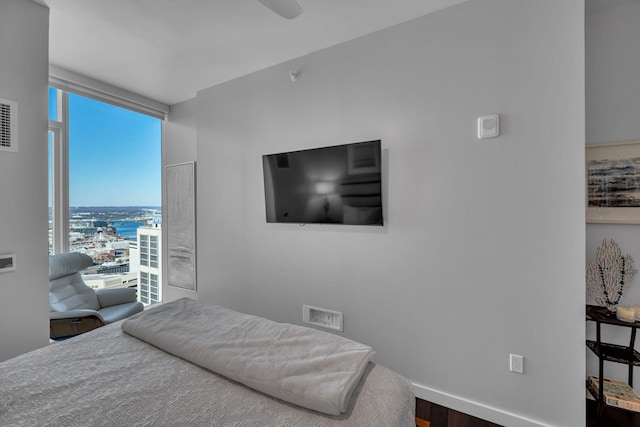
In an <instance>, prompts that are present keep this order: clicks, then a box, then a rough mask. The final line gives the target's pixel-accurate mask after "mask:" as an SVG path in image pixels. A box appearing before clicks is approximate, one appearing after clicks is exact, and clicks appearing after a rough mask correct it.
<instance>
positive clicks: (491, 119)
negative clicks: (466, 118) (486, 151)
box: [478, 114, 500, 139]
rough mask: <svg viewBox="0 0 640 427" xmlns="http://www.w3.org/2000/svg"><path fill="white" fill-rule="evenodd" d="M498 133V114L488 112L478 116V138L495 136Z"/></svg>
mask: <svg viewBox="0 0 640 427" xmlns="http://www.w3.org/2000/svg"><path fill="white" fill-rule="evenodd" d="M499 135H500V116H499V115H497V114H490V115H488V116H480V117H478V139H485V138H495V137H497V136H499Z"/></svg>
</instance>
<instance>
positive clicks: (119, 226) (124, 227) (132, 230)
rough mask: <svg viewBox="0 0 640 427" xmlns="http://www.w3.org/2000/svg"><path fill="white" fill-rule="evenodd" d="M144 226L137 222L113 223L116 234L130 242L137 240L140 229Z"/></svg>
mask: <svg viewBox="0 0 640 427" xmlns="http://www.w3.org/2000/svg"><path fill="white" fill-rule="evenodd" d="M143 225H144V224H142V223H140V222H135V221H115V222H114V223H113V227H114V228H115V229H116V233H117V234H118V235H119V236H122V237H124V238H128V239H129V240H136V238H137V230H138V227H142V226H143Z"/></svg>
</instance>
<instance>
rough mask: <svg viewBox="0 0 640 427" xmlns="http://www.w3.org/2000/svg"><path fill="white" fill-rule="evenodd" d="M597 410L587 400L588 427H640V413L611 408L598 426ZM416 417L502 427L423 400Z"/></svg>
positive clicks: (448, 424)
mask: <svg viewBox="0 0 640 427" xmlns="http://www.w3.org/2000/svg"><path fill="white" fill-rule="evenodd" d="M596 409H597V408H596V403H595V401H593V400H590V399H587V425H586V427H640V413H636V412H631V411H625V410H623V409H617V408H613V407H610V406H606V407H605V408H604V410H603V413H602V419H601V420H600V425H598V423H597V417H596ZM416 417H419V418H422V419H423V420H425V421H429V422H430V423H431V427H502V426H500V425H498V424H494V423H491V422H489V421H485V420H481V419H480V418H476V417H472V416H470V415H466V414H463V413H461V412H458V411H454V410H453V409H449V408H445V407H444V406H440V405H436V404H435V403H431V402H427V401H425V400H422V399H416Z"/></svg>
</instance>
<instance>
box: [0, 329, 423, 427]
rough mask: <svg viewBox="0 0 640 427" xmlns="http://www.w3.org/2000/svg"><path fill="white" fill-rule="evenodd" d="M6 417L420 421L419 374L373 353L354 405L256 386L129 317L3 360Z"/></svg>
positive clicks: (74, 421)
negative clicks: (152, 337)
mask: <svg viewBox="0 0 640 427" xmlns="http://www.w3.org/2000/svg"><path fill="white" fill-rule="evenodd" d="M0 394H1V398H0V425H2V426H125V425H126V426H158V425H167V426H252V427H255V426H310V427H313V426H345V427H346V426H351V427H361V426H370V427H375V426H380V427H388V426H398V427H401V426H415V420H414V409H415V397H414V393H413V388H412V386H411V383H410V382H409V381H407V380H406V379H404V378H403V377H402V376H400V375H398V374H396V373H395V372H393V371H391V370H389V369H387V368H385V367H383V366H380V365H378V364H375V363H373V362H369V363H368V365H367V367H366V369H365V371H364V373H363V375H362V378H361V380H360V381H359V383H358V384H357V386H356V388H355V390H354V392H353V394H352V397H351V400H350V403H349V405H348V407H347V408H346V412H344V413H342V414H340V415H326V414H322V413H320V412H316V411H313V410H309V409H304V408H301V407H299V406H296V405H294V404H291V403H287V402H285V401H282V400H279V399H276V398H274V397H271V396H269V395H266V394H263V393H261V392H258V391H255V390H253V389H251V388H249V387H247V386H244V385H242V384H240V383H237V382H235V381H232V380H229V379H227V378H225V377H224V376H222V375H219V374H216V373H214V372H212V371H209V370H207V369H205V368H202V367H199V366H197V365H195V364H192V363H190V362H188V361H186V360H184V359H181V358H179V357H176V356H173V355H171V354H169V353H166V352H165V351H163V350H160V349H159V348H156V347H154V346H152V345H150V344H147V343H146V342H144V341H141V340H139V339H137V338H135V337H133V336H130V335H127V334H126V333H124V332H123V331H122V328H121V322H117V323H114V324H111V325H107V326H104V327H102V328H99V329H96V330H94V331H92V332H89V333H86V334H83V335H80V336H77V337H75V338H72V339H69V340H67V341H63V342H57V343H53V344H50V345H49V346H47V347H44V348H41V349H39V350H36V351H33V352H30V353H27V354H24V355H21V356H18V357H15V358H13V359H10V360H7V361H5V362H2V363H0Z"/></svg>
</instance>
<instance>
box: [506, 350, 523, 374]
mask: <svg viewBox="0 0 640 427" xmlns="http://www.w3.org/2000/svg"><path fill="white" fill-rule="evenodd" d="M509 370H510V371H511V372H516V373H518V374H524V356H519V355H517V354H510V355H509Z"/></svg>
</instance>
